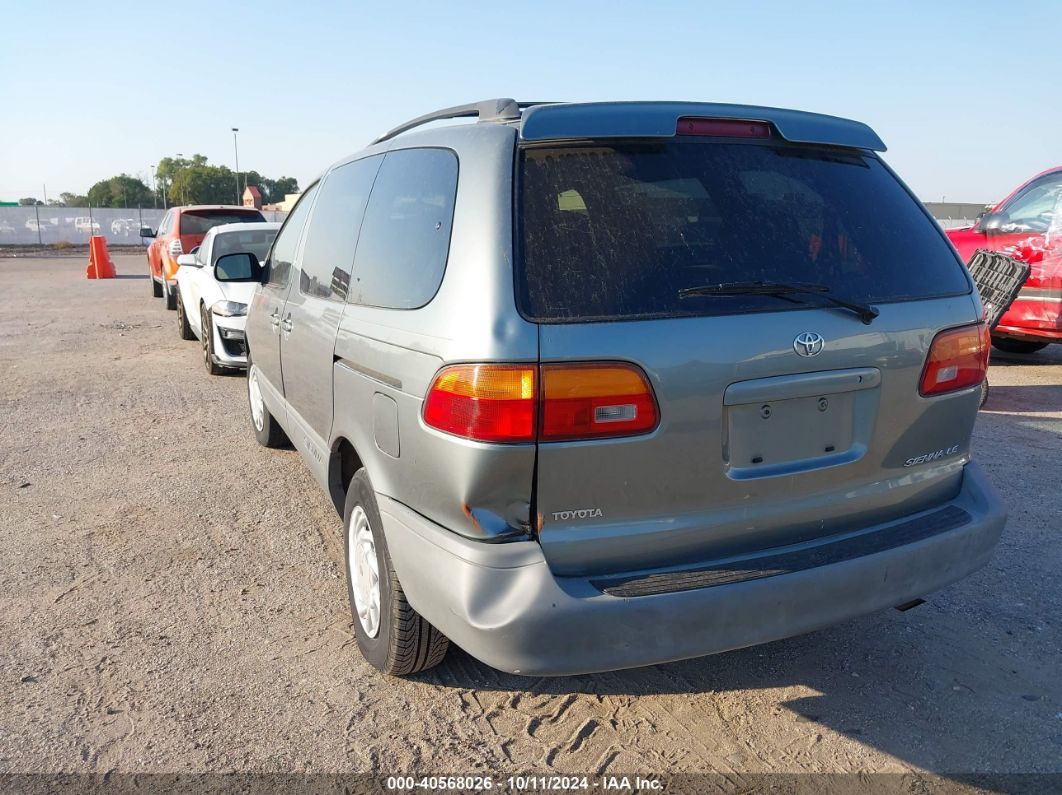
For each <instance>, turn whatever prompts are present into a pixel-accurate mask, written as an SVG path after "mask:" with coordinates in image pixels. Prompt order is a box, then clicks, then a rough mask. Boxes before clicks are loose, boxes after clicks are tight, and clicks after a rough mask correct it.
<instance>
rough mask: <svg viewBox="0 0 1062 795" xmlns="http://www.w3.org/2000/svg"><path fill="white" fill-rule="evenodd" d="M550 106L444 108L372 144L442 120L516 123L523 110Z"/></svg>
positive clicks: (504, 103)
mask: <svg viewBox="0 0 1062 795" xmlns="http://www.w3.org/2000/svg"><path fill="white" fill-rule="evenodd" d="M549 104H553V103H549V102H517V101H516V100H515V99H485V100H483V101H481V102H470V103H468V104H467V105H455V106H454V107H452V108H444V109H442V110H437V111H435V112H434V113H426V114H425V115H423V116H418V117H417V118H415V119H411V120H410V121H407V122H406V123H405V124H400V125H398V126H397V127H395V128H394V129H393V130H388V131H387V132H385V133H384V134H383V135H381V136H380V137H379V138H376V139H375V140H373V142H372V143H373V144H378V143H381V142H382V141H387V140H389V139H391V138H394V137H395V136H396V135H401V134H402V133H404V132H407V131H409V130H412V129H413V128H414V127H419V126H421V125H422V124H427V123H428V122H432V121H439V120H441V119H464V118H469V117H472V116H475V117H478V119H479V120H480V121H516V120H517V119H519V118H520V111H521V110H522V109H523V108H530V107H531V106H532V105H549ZM371 145H372V144H370V146H371Z"/></svg>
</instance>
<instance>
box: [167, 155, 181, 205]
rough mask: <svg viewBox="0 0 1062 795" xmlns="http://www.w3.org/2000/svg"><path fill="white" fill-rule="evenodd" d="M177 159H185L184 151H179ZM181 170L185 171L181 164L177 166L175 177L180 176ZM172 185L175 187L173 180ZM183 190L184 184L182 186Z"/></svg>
mask: <svg viewBox="0 0 1062 795" xmlns="http://www.w3.org/2000/svg"><path fill="white" fill-rule="evenodd" d="M177 160H178V161H181V160H184V152H178V153H177ZM181 171H183V169H182V168H181V166H180V165H178V166H177V170H176V171H175V172H174V177H177V176H180V173H181ZM170 187H171V188H172V187H173V182H172V181H171V182H170ZM182 191H183V186H182ZM178 198H180V197H178Z"/></svg>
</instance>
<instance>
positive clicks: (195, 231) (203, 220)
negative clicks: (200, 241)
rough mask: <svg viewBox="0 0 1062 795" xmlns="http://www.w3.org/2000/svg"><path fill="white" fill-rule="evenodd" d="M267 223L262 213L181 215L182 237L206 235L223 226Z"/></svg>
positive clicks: (214, 212)
mask: <svg viewBox="0 0 1062 795" xmlns="http://www.w3.org/2000/svg"><path fill="white" fill-rule="evenodd" d="M256 221H262V222H263V223H264V222H265V218H264V217H263V216H262V214H261V213H260V212H257V211H250V212H246V213H241V212H240V211H239V210H187V211H186V212H183V213H181V232H180V234H182V235H205V234H206V233H207V232H209V231H210V230H211V229H213V228H214V227H215V226H221V225H222V224H252V223H255V222H256Z"/></svg>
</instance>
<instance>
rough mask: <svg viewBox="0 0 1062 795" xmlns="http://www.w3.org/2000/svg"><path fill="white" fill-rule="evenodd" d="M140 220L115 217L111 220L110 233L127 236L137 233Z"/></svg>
mask: <svg viewBox="0 0 1062 795" xmlns="http://www.w3.org/2000/svg"><path fill="white" fill-rule="evenodd" d="M139 230H140V222H139V221H138V220H137V219H136V218H115V219H114V220H113V221H111V234H112V235H121V236H122V237H129V236H130V235H136V234H139Z"/></svg>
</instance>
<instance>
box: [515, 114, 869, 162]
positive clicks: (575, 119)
mask: <svg viewBox="0 0 1062 795" xmlns="http://www.w3.org/2000/svg"><path fill="white" fill-rule="evenodd" d="M683 117H695V118H710V119H740V120H742V121H758V122H767V123H769V124H771V125H773V126H774V128H775V129H776V130H777V131H778V134H779V135H780V136H781V137H782V138H784V139H785V140H786V141H790V142H792V143H802V144H825V145H828V146H844V147H849V148H852V149H869V150H872V151H875V152H884V151H885V144H884V143H883V142H882V140H881V138H879V137H878V135H877V133H875V132H874V131H873V130H872V129H871V128H870V127H868V126H867V125H866V124H863V123H862V122H858V121H852V120H851V119H842V118H838V117H837V116H825V115H822V114H820V113H804V112H802V111H797V110H785V109H782V108H765V107H758V106H756V105H725V104H716V103H709V102H587V103H571V104H556V105H534V106H532V107H529V108H526V109H525V110H524V111H523V115H522V118H521V120H520V137H521V138H522V139H523V140H525V141H548V140H554V139H571V138H671V137H674V135H675V131H676V129H677V125H678V120H679V119H680V118H683Z"/></svg>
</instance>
